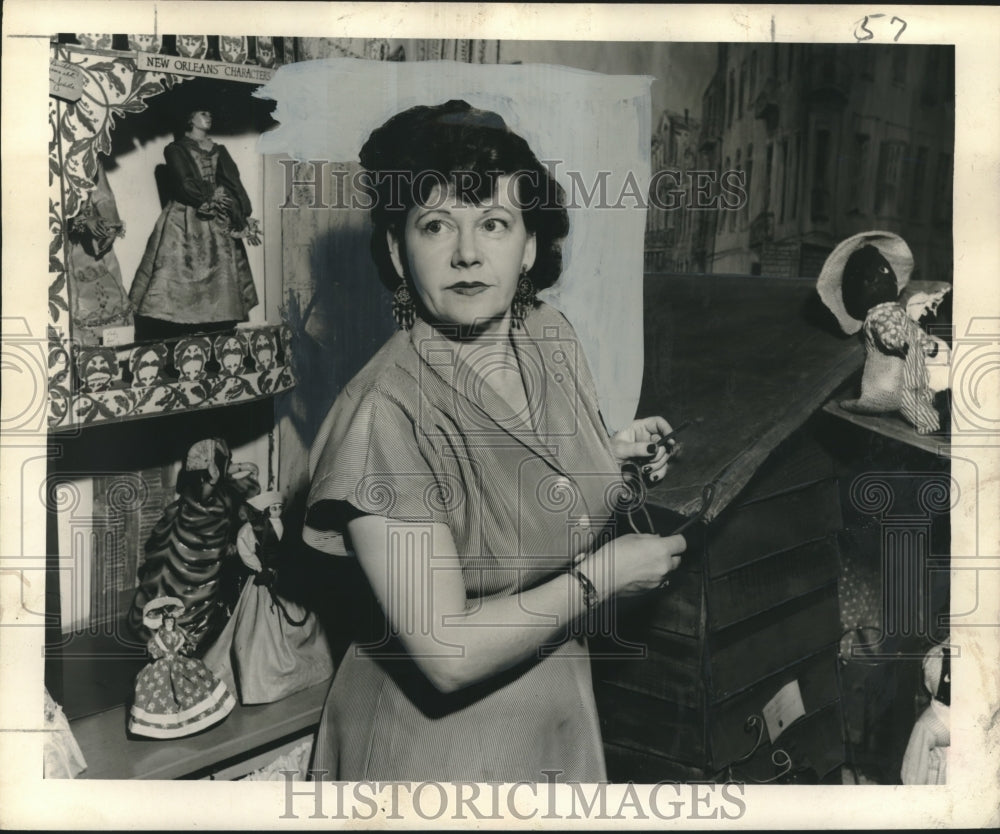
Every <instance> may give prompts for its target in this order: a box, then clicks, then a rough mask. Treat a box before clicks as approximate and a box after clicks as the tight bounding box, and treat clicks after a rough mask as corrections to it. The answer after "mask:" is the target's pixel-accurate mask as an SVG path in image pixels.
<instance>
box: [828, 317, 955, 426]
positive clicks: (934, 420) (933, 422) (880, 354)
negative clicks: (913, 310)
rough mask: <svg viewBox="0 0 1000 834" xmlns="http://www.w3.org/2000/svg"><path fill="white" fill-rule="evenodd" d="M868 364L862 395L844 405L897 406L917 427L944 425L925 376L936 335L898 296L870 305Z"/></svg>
mask: <svg viewBox="0 0 1000 834" xmlns="http://www.w3.org/2000/svg"><path fill="white" fill-rule="evenodd" d="M864 335H865V350H866V358H865V370H864V373H863V374H862V377H861V396H860V397H859V398H858V399H856V400H845V401H844V402H842V403H841V406H842V407H843V408H845V409H847V410H848V411H853V412H856V413H859V414H886V413H888V412H892V411H898V412H899V413H900V414H902V415H903V417H905V418H906V420H907V421H909V423H910V424H911V425H912V426H913V427H914V428H915V429H916V430H917V434H930V433H931V432H935V431H937V430H938V429H939V428H940V417H939V416H938V413H937V411H936V409H935V408H934V393H933V392H932V391H931V389H930V384H929V380H928V376H927V360H926V353H927V352H928V351H931V350H936V347H935V346H934V342H933V340H932V339H931V338H930V337H929V336H928V335H927V334H926V333H924V331H923V330H922V329H921V327H920V325H919V324H917V322H915V321H913V319H911V318H910V317H909V316H908V315H907V313H906V310H905V309H904V308H903V305H902V304H899V303H898V302H896V301H887V302H885V303H884V304H879V305H877V306H875V307H872V309H871V310H869V311H868V315H867V317H866V318H865V324H864Z"/></svg>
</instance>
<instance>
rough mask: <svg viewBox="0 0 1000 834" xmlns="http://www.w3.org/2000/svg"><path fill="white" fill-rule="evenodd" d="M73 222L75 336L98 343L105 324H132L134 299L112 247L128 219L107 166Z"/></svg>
mask: <svg viewBox="0 0 1000 834" xmlns="http://www.w3.org/2000/svg"><path fill="white" fill-rule="evenodd" d="M68 226H69V234H68V243H69V247H68V252H67V254H68V258H67V266H68V267H69V270H68V275H69V280H70V301H71V303H72V305H73V307H72V315H71V321H72V326H73V338H74V339H75V340H76V341H77V342H79V343H80V344H81V345H99V344H101V340H102V336H103V333H104V330H105V328H109V327H126V326H128V325H130V324H132V304H131V302H130V301H129V299H128V295H127V294H126V292H125V287H124V286H122V272H121V267H120V266H119V264H118V258H117V256H116V255H115V252H114V248H113V247H114V243H115V241H116V240H117V239H118V238H121V237H124V236H125V224H124V223H123V222H122V220H121V218H120V217H119V216H118V206H117V203H116V202H115V195H114V194H113V193H112V191H111V186H110V185H109V184H108V177H107V175H106V174H105V173H104V167H103V166H102V165H100V164H99V165H98V166H97V173H96V175H95V177H94V190H93V191H91V192H90V193H89V194H88V195H87V199H86V200H85V201H84V203H83V206H82V207H81V208H80V213H79V214H77V215H76V217H74V218H73V219H72V220H71V221H70V222H69V224H68Z"/></svg>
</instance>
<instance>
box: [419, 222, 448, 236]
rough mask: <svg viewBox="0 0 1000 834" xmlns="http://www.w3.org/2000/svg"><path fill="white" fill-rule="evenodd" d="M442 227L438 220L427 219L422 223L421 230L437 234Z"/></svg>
mask: <svg viewBox="0 0 1000 834" xmlns="http://www.w3.org/2000/svg"><path fill="white" fill-rule="evenodd" d="M443 228H444V224H443V223H442V222H441V221H440V220H428V221H427V222H426V223H424V227H423V231H424V232H426V233H427V234H430V235H436V234H438V233H439V232H440V231H441V230H442V229H443Z"/></svg>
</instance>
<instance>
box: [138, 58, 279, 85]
mask: <svg viewBox="0 0 1000 834" xmlns="http://www.w3.org/2000/svg"><path fill="white" fill-rule="evenodd" d="M136 59H137V67H138V69H139V70H143V71H153V72H170V73H175V74H177V75H190V76H197V77H199V78H216V79H218V80H220V81H244V82H246V83H248V84H263V83H265V82H267V81H269V80H270V78H271V76H272V75H274V70H273V69H268V68H266V67H261V66H257V65H256V64H229V63H226V62H225V61H208V60H205V59H204V58H184V57H179V56H177V55H156V54H154V53H152V52H137V53H136Z"/></svg>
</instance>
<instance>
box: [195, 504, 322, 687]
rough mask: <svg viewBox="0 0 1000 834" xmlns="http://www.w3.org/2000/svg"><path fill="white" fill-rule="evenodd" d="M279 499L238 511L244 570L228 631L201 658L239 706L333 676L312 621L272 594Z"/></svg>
mask: <svg viewBox="0 0 1000 834" xmlns="http://www.w3.org/2000/svg"><path fill="white" fill-rule="evenodd" d="M282 509H283V502H282V497H281V495H280V494H279V493H277V492H265V493H261V494H260V495H257V496H255V497H253V498H251V499H250V500H249V501H248V502H247V505H246V506H244V508H243V512H244V517H245V518H246V519H247V521H246V523H245V524H244V525H243V526H242V527H241V528H240V531H239V533H238V534H237V537H236V551H237V553H238V554H239V556H240V559H241V560H242V562H243V564H244V565H246V567H247V568H249V569H250V571H251V572H252V575H253V579H252V580H247V582H246V583H245V584H244V586H243V590H242V592H241V593H240V599H239V601H238V602H237V603H236V608H235V610H234V611H233V616H232V617H231V619H230V621H229V623H228V624H227V626H226V628H225V630H224V631H223V633H222V634H221V635H220V637H219V639H218V641H216V643H215V644H214V645H213V646H212V647H211V648H210V649H209V650H208V652H206V654H205V663H206V665H207V666H208V667H209V668H210V669H211V670H212V671H213V672H214V673H215V674H216V675H218V676H219V677H220V678H221V679H222V680H224V681H227V682H229V683H230V685H234V686H235V687H236V691H238V692H239V696H240V701H241V703H244V704H266V703H270V702H272V701H277V700H279V699H281V698H284V697H285V696H286V695H291V694H292V693H293V692H299V691H300V690H302V689H305V688H306V687H308V686H311V685H312V684H315V683H320V682H321V681H324V680H326V679H327V678H329V677H331V676H332V675H333V658H332V654H331V651H330V646H329V644H328V642H327V639H326V635H325V633H324V631H323V628H322V626H321V624H320V622H319V620H318V619H317V618H316V616H315V615H314V614H313V613H312V612H310V611H308V610H306V609H305V608H303V607H301V606H300V605H298V604H297V603H296V602H294V601H292V600H289V599H286V598H284V597H283V596H280V595H279V594H278V593H277V580H278V575H279V571H280V561H281V542H282V538H283V536H284V524H283V522H282V519H281V512H282Z"/></svg>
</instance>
